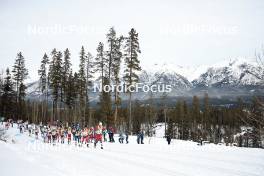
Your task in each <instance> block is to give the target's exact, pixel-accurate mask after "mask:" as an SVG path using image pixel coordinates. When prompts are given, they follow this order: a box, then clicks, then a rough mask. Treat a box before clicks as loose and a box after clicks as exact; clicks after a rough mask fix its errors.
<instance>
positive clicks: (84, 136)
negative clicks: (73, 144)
mask: <svg viewBox="0 0 264 176" xmlns="http://www.w3.org/2000/svg"><path fill="white" fill-rule="evenodd" d="M88 140H89V134H88V128H84V129H83V130H82V144H83V143H85V144H86V145H87V147H89V143H88Z"/></svg>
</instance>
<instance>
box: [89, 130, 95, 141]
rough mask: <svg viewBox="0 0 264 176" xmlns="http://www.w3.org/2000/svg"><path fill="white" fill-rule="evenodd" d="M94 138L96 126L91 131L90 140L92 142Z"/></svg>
mask: <svg viewBox="0 0 264 176" xmlns="http://www.w3.org/2000/svg"><path fill="white" fill-rule="evenodd" d="M93 140H94V128H93V127H91V128H90V131H89V142H90V143H92V142H93Z"/></svg>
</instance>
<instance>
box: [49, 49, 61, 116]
mask: <svg viewBox="0 0 264 176" xmlns="http://www.w3.org/2000/svg"><path fill="white" fill-rule="evenodd" d="M61 75H62V53H61V52H60V51H59V52H57V50H56V49H55V48H54V49H53V50H52V52H51V63H50V69H49V78H50V87H51V89H52V99H53V117H52V118H55V119H56V118H59V117H58V101H59V98H60V97H62V96H61V87H62V79H61ZM52 120H53V119H51V121H52Z"/></svg>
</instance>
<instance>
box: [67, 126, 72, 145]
mask: <svg viewBox="0 0 264 176" xmlns="http://www.w3.org/2000/svg"><path fill="white" fill-rule="evenodd" d="M71 137H72V133H71V129H70V128H69V129H68V133H67V139H68V144H71Z"/></svg>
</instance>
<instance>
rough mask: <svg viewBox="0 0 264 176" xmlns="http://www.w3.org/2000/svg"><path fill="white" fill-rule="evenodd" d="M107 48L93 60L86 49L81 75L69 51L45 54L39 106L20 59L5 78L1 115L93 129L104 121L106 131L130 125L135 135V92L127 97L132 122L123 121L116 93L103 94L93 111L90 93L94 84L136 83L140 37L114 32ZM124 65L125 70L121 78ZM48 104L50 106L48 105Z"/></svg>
mask: <svg viewBox="0 0 264 176" xmlns="http://www.w3.org/2000/svg"><path fill="white" fill-rule="evenodd" d="M106 39H107V44H106V45H104V44H103V43H102V42H99V44H98V47H97V49H96V55H95V56H93V55H92V54H91V53H90V52H88V51H87V50H85V48H84V46H82V48H81V50H80V54H79V58H80V63H79V69H78V71H76V72H74V71H73V69H72V64H71V53H70V50H69V49H68V48H66V49H65V51H59V50H57V49H56V48H54V49H53V50H52V51H51V53H50V54H47V53H44V55H43V58H42V59H41V65H40V68H39V70H38V74H39V87H40V91H41V92H42V96H41V97H40V99H39V100H37V101H33V100H31V101H26V99H25V97H26V87H25V84H24V81H25V79H26V78H27V75H28V71H27V69H26V67H25V59H24V57H23V56H22V53H21V52H20V53H19V54H18V55H17V59H16V63H15V65H14V70H13V71H12V73H13V75H11V73H10V71H9V69H7V70H6V73H5V74H2V75H5V76H2V79H1V112H0V113H1V115H2V116H4V117H7V118H14V119H23V120H26V119H27V120H30V121H34V122H40V121H41V122H45V123H46V122H51V123H52V122H54V121H61V122H69V123H72V122H75V123H76V122H78V123H80V124H81V125H91V124H93V123H95V122H97V121H103V122H104V123H105V124H106V125H107V126H109V125H114V126H117V124H123V123H124V122H126V123H127V128H129V130H130V131H132V129H131V127H132V92H128V95H129V108H128V112H127V113H128V117H126V118H127V119H126V120H124V117H121V116H122V112H123V111H122V110H121V97H120V94H119V92H118V91H117V90H114V92H107V91H105V90H104V89H102V92H100V98H99V103H98V107H99V108H91V107H90V104H89V103H90V97H89V93H90V92H91V91H92V90H91V89H92V86H93V83H94V80H96V81H97V82H99V83H100V84H101V87H104V86H106V85H112V84H114V85H119V84H121V80H122V81H123V82H125V84H126V85H127V86H130V85H133V84H135V83H136V82H138V71H140V70H141V67H140V61H139V59H138V55H139V53H140V52H141V51H140V48H139V41H138V33H137V32H136V30H135V29H134V28H132V29H131V30H130V31H129V33H128V35H127V36H122V35H120V36H119V35H117V34H116V31H115V29H114V28H113V27H112V28H110V30H109V32H108V33H107V34H106ZM121 63H123V65H124V67H125V69H124V71H123V72H122V73H120V68H121ZM50 102H52V103H51V104H50Z"/></svg>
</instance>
